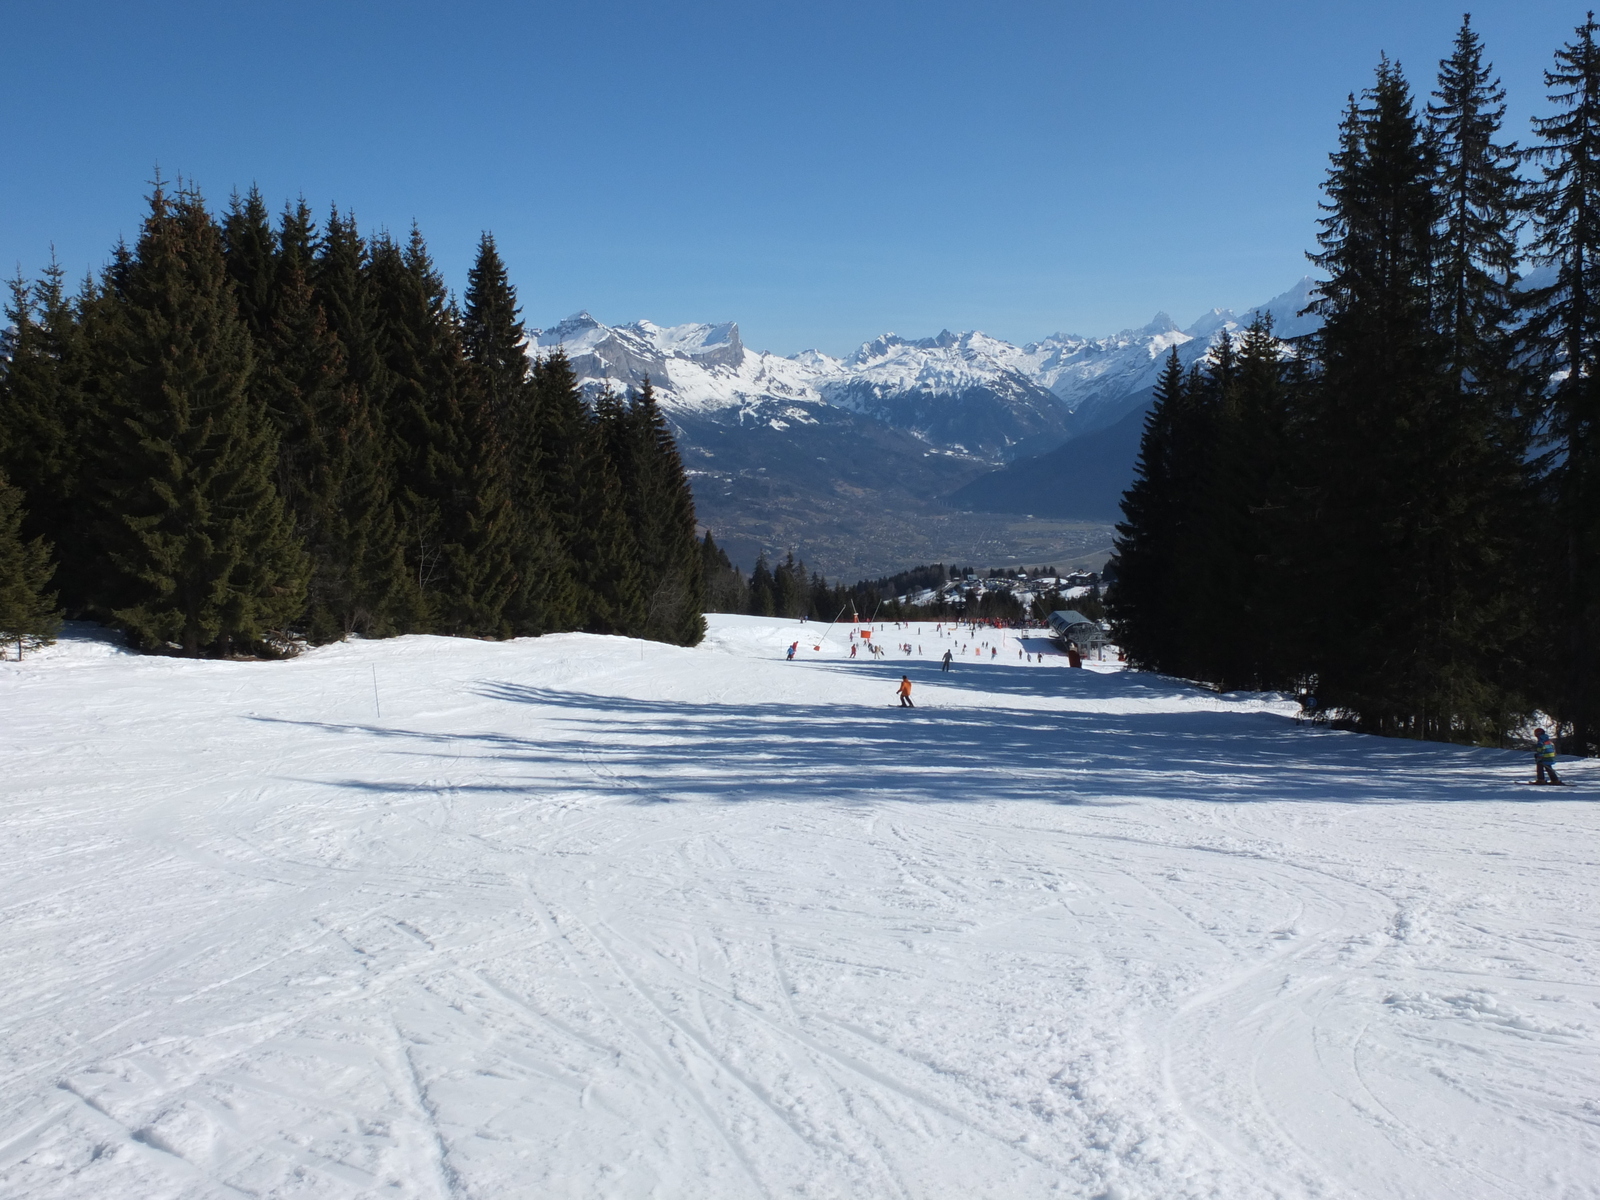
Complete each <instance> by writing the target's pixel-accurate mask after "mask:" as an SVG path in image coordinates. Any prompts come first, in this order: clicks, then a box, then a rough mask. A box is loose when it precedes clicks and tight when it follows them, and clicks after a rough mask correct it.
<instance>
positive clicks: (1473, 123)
mask: <svg viewBox="0 0 1600 1200" xmlns="http://www.w3.org/2000/svg"><path fill="white" fill-rule="evenodd" d="M1505 95H1506V94H1505V89H1504V88H1502V87H1501V86H1500V81H1499V80H1498V79H1494V78H1493V70H1492V68H1491V67H1490V66H1489V65H1488V64H1487V63H1485V62H1484V61H1483V43H1482V40H1481V39H1480V38H1479V37H1478V35H1477V33H1476V31H1475V30H1473V28H1472V22H1471V17H1470V16H1468V17H1465V18H1463V19H1462V22H1461V31H1460V32H1459V33H1458V34H1457V35H1456V42H1455V51H1454V53H1453V54H1452V55H1451V56H1450V57H1449V58H1447V59H1445V60H1443V61H1442V62H1441V63H1440V64H1439V88H1438V91H1436V92H1435V93H1434V99H1435V101H1436V103H1433V104H1430V105H1428V120H1429V124H1430V126H1431V129H1432V135H1433V141H1434V145H1435V147H1436V149H1437V164H1438V177H1437V181H1436V184H1435V189H1436V191H1437V192H1438V197H1439V201H1440V208H1441V213H1440V222H1439V229H1438V234H1437V237H1438V246H1437V251H1436V254H1437V264H1438V265H1437V283H1436V285H1435V286H1436V289H1437V294H1436V297H1435V304H1436V307H1437V309H1438V313H1439V321H1440V325H1441V327H1442V328H1443V330H1444V332H1445V337H1446V340H1447V342H1448V344H1449V348H1450V368H1451V372H1452V374H1453V376H1454V377H1455V379H1456V381H1457V386H1458V388H1459V389H1460V390H1462V391H1476V392H1479V393H1491V392H1492V390H1493V389H1495V388H1499V387H1504V386H1505V385H1506V379H1507V376H1508V375H1509V374H1510V372H1511V362H1512V346H1511V337H1510V330H1511V325H1512V319H1513V316H1514V314H1515V311H1516V307H1517V301H1516V286H1517V264H1518V258H1519V254H1518V247H1517V233H1518V227H1519V224H1520V214H1521V208H1522V191H1523V185H1522V181H1521V180H1520V179H1519V178H1518V176H1517V171H1516V167H1517V162H1518V159H1519V157H1520V155H1519V154H1518V152H1517V148H1516V146H1515V144H1510V143H1508V144H1501V143H1500V142H1499V141H1497V140H1496V139H1497V138H1498V137H1499V134H1500V128H1501V123H1502V122H1503V120H1504V118H1505V111H1506V106H1505Z"/></svg>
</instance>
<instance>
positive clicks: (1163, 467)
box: [1108, 346, 1188, 671]
mask: <svg viewBox="0 0 1600 1200" xmlns="http://www.w3.org/2000/svg"><path fill="white" fill-rule="evenodd" d="M1187 392H1188V380H1187V378H1186V377H1185V373H1184V369H1183V364H1182V363H1181V362H1179V360H1178V348H1177V347H1176V346H1174V347H1173V348H1172V349H1171V350H1170V351H1169V352H1168V354H1167V360H1166V363H1165V365H1163V367H1162V369H1161V375H1160V377H1159V378H1158V379H1157V381H1156V386H1155V398H1154V400H1153V402H1152V403H1151V405H1150V411H1149V412H1148V413H1146V414H1145V419H1144V432H1143V434H1142V435H1141V437H1140V440H1139V456H1138V458H1137V460H1136V461H1135V463H1134V475H1133V483H1132V484H1131V485H1130V486H1129V487H1128V490H1127V491H1125V492H1124V493H1123V494H1122V520H1121V521H1120V522H1119V523H1118V525H1117V539H1116V548H1115V553H1114V555H1113V557H1112V559H1111V563H1110V565H1109V568H1108V573H1109V574H1111V575H1113V576H1114V577H1115V580H1116V583H1115V585H1114V587H1113V588H1112V591H1111V596H1110V604H1109V610H1110V614H1111V620H1112V623H1113V627H1114V629H1115V630H1116V637H1117V642H1118V644H1120V645H1121V646H1122V648H1123V649H1124V650H1125V651H1126V652H1127V654H1128V659H1129V661H1130V662H1132V663H1134V664H1135V665H1136V666H1141V667H1149V668H1152V669H1155V670H1166V671H1176V670H1179V669H1180V667H1179V662H1180V659H1181V657H1182V647H1181V645H1180V628H1181V625H1182V618H1181V613H1180V608H1179V606H1180V604H1181V603H1182V598H1181V595H1180V592H1179V579H1178V576H1177V571H1176V560H1177V554H1178V544H1179V538H1180V536H1181V535H1180V524H1181V519H1182V513H1181V509H1180V504H1181V499H1180V497H1179V495H1178V487H1179V482H1178V481H1179V474H1180V472H1181V471H1182V470H1183V462H1182V458H1183V456H1184V455H1185V454H1186V453H1187V452H1188V448H1187V447H1185V446H1184V445H1183V444H1182V443H1181V441H1180V435H1179V426H1180V423H1181V419H1182V409H1183V405H1184V401H1185V399H1186V394H1187Z"/></svg>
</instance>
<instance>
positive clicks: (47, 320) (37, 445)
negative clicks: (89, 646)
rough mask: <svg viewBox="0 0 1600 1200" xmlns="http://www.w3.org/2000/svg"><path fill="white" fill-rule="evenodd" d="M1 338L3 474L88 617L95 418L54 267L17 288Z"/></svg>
mask: <svg viewBox="0 0 1600 1200" xmlns="http://www.w3.org/2000/svg"><path fill="white" fill-rule="evenodd" d="M5 315H6V318H7V319H8V321H9V322H10V325H9V328H8V329H6V330H5V331H4V333H3V334H0V342H3V344H0V362H3V368H0V471H4V472H5V473H6V474H7V475H8V476H9V477H10V479H11V481H12V483H13V484H14V485H15V486H17V487H19V488H21V489H22V490H23V492H24V493H25V494H26V495H27V496H28V506H27V512H26V516H25V518H24V523H23V533H22V536H23V537H24V538H25V539H28V540H30V541H31V540H32V539H34V538H39V537H42V538H45V539H46V540H48V541H50V542H52V543H54V544H55V545H56V546H57V547H60V554H61V556H62V567H61V570H60V572H59V574H58V576H57V582H58V583H59V584H60V586H61V588H62V590H63V591H64V592H65V594H66V599H67V603H68V606H69V607H70V608H71V610H72V611H74V612H79V611H82V610H83V608H84V607H85V606H86V604H87V603H88V597H89V595H90V593H91V592H92V589H93V580H94V578H95V576H96V574H97V572H96V569H95V564H94V561H93V559H92V558H91V557H90V550H91V547H90V544H89V538H88V533H89V531H88V526H87V524H86V521H85V516H86V504H85V496H86V493H85V488H86V486H87V483H88V481H87V479H86V477H85V473H86V470H87V469H88V466H87V457H86V455H85V444H86V437H87V433H86V426H87V423H88V419H89V418H88V412H87V408H86V402H85V397H84V340H83V336H82V327H81V325H80V323H79V321H78V315H77V313H76V312H75V311H74V307H73V304H72V301H70V300H69V299H68V298H67V296H66V294H65V288H64V286H63V272H62V270H61V268H60V267H59V266H57V265H56V264H55V263H54V262H52V263H51V265H50V266H49V268H47V269H46V271H45V273H44V277H43V278H42V279H41V280H40V281H39V282H38V283H37V284H35V285H33V286H31V287H30V286H29V285H28V284H26V283H25V282H23V281H22V280H21V279H17V280H15V281H13V282H12V284H11V299H10V303H9V304H8V305H7V306H6V309H5Z"/></svg>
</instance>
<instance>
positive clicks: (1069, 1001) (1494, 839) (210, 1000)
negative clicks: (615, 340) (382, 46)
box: [0, 617, 1600, 1200]
mask: <svg viewBox="0 0 1600 1200" xmlns="http://www.w3.org/2000/svg"><path fill="white" fill-rule="evenodd" d="M820 632H821V630H820V627H818V626H815V625H811V626H805V627H803V628H802V627H800V626H796V625H790V624H786V623H783V622H778V621H767V620H760V619H755V618H738V617H714V618H712V632H711V635H710V637H709V639H708V640H707V642H706V644H704V645H703V646H700V647H697V648H695V649H692V650H685V649H678V648H673V647H666V646H660V645H654V644H652V645H648V646H643V647H641V645H640V643H638V642H632V641H625V640H621V639H613V638H600V637H591V636H584V635H564V636H556V637H548V638H542V639H538V640H526V641H519V642H514V643H504V644H492V643H482V642H471V641H459V640H447V639H439V638H418V637H412V638H402V639H398V640H395V641H389V642H366V643H360V642H357V643H351V644H346V645H338V646H330V647H326V648H323V649H319V650H316V651H313V652H311V653H309V654H307V655H305V656H304V657H302V658H300V659H298V660H295V661H291V662H284V663H215V662H189V661H182V660H175V659H156V658H137V657H133V656H129V655H125V654H121V653H119V652H117V651H115V650H113V649H112V648H111V647H110V646H108V645H106V644H104V643H102V642H96V641H94V640H92V639H89V638H88V637H86V636H85V635H83V634H82V633H81V632H80V633H79V634H78V635H77V636H75V637H73V638H69V639H68V640H66V641H64V642H63V643H61V644H60V645H59V646H57V647H55V648H53V649H51V650H48V651H45V652H42V653H40V654H39V655H38V656H36V657H30V658H29V659H28V660H27V661H25V662H23V663H21V664H7V665H5V666H3V667H0V715H3V718H4V729H5V750H4V762H3V764H0V770H3V775H0V779H3V784H0V793H3V801H0V817H3V822H0V838H3V842H0V852H3V862H4V871H3V872H0V971H3V975H0V982H3V989H0V1195H3V1196H5V1197H8V1198H17V1197H28V1198H33V1197H41V1198H42V1197H96V1198H106V1197H112V1198H121V1197H134V1198H144V1197H208V1198H209V1197H237V1196H258V1197H286V1196H295V1197H428V1198H433V1197H495V1198H504V1197H647V1196H649V1197H684V1198H694V1200H714V1198H735V1197H737V1198H744V1197H752V1198H766V1197H847V1198H851V1200H855V1198H862V1197H868V1198H875V1197H898V1198H909V1197H918V1198H921V1197H939V1198H943V1197H950V1198H967V1197H1007V1198H1009V1197H1035V1196H1047V1195H1061V1196H1071V1197H1095V1196H1101V1197H1119V1198H1124V1200H1127V1198H1147V1200H1158V1198H1159V1200H1174V1198H1182V1197H1217V1198H1219V1200H1220V1198H1227V1200H1247V1198H1251V1197H1318V1198H1340V1197H1346V1198H1359V1200H1374V1198H1380V1197H1383V1198H1391V1197H1438V1198H1441V1200H1443V1198H1450V1200H1466V1198H1475V1197H1533V1196H1539V1197H1563V1198H1571V1197H1592V1196H1597V1195H1600V1007H1597V1005H1600V979H1597V974H1596V968H1597V967H1600V906H1597V904H1596V900H1597V898H1600V897H1597V891H1600V870H1597V867H1600V848H1597V846H1596V834H1597V832H1600V820H1597V812H1596V805H1595V785H1596V784H1600V776H1597V773H1596V772H1595V771H1594V770H1592V769H1591V764H1589V763H1577V764H1571V763H1568V764H1566V766H1565V768H1564V769H1565V772H1566V774H1567V776H1568V778H1570V779H1573V780H1574V781H1576V784H1577V786H1574V787H1570V788H1566V789H1556V788H1522V787H1516V786H1513V785H1514V783H1515V781H1516V780H1518V779H1523V778H1526V777H1528V774H1529V764H1528V762H1527V756H1525V755H1510V754H1500V753H1495V752H1490V751H1481V750H1471V749H1462V748H1452V747H1446V746H1438V745H1418V744H1409V743H1400V742H1393V741H1381V740H1377V739H1372V738H1366V737H1361V736H1357V735H1354V734H1347V733H1337V732H1329V731H1326V730H1317V729H1312V728H1307V727H1304V726H1302V725H1300V724H1297V723H1296V722H1295V721H1294V720H1293V719H1292V718H1291V716H1290V712H1289V706H1287V705H1285V704H1283V703H1282V702H1279V701H1274V700H1272V699H1271V698H1261V697H1258V698H1253V699H1242V700H1226V699H1219V698H1217V697H1214V696H1210V695H1207V694H1204V693H1201V692H1198V691H1195V690H1193V689H1190V688H1188V687H1186V686H1183V685H1181V684H1178V683H1175V682H1172V681H1170V680H1165V679H1162V678H1158V677H1153V676H1147V675H1138V674H1133V673H1123V672H1118V671H1115V670H1113V669H1112V668H1111V666H1110V664H1105V665H1101V664H1091V666H1090V669H1087V670H1082V671H1072V670H1068V669H1066V668H1065V667H1064V666H1062V665H1061V663H1062V660H1060V659H1059V658H1053V659H1050V660H1047V661H1046V662H1045V664H1043V665H1040V664H1038V663H1033V662H1023V661H1019V660H1018V658H1017V654H1016V651H1017V646H1016V643H1015V641H1014V639H1013V638H1012V637H1011V636H1009V635H1008V636H1007V638H1006V642H1005V646H1004V648H1003V649H1002V651H1001V653H1000V655H999V657H998V658H997V659H994V660H992V661H991V659H990V656H989V655H988V653H987V651H985V653H984V655H983V658H982V661H981V664H980V660H979V659H978V657H977V656H975V655H974V654H972V653H971V651H970V649H968V651H967V652H966V653H965V654H963V655H961V656H960V657H958V659H957V665H956V668H955V669H954V670H953V671H952V672H950V673H949V674H947V675H941V674H940V673H939V671H938V670H937V666H936V663H935V659H936V657H937V656H938V655H939V654H942V652H943V650H944V649H945V647H946V646H948V645H950V644H951V643H950V642H949V641H948V640H942V639H940V638H939V637H938V636H936V635H935V634H934V633H933V632H932V630H931V628H928V627H923V628H919V629H916V630H911V631H900V630H896V629H895V628H894V627H893V626H889V627H886V628H883V629H882V630H881V631H880V632H879V634H878V637H879V639H881V640H883V641H886V642H888V643H889V644H891V645H892V644H894V643H895V642H898V641H903V640H909V641H910V642H911V643H912V644H913V646H917V645H920V647H921V649H922V654H921V655H920V656H917V655H913V656H912V657H910V658H907V657H906V656H904V655H903V654H895V653H893V652H891V654H890V655H889V657H888V658H887V659H885V660H884V661H883V662H882V663H881V664H869V663H867V662H865V661H857V662H850V661H848V660H846V659H845V658H844V657H843V655H844V650H843V638H842V636H841V635H842V633H843V629H842V627H841V628H840V629H836V630H835V631H834V633H833V635H832V641H830V642H829V643H826V644H825V645H824V649H823V650H822V651H820V652H818V651H815V650H813V649H812V647H813V646H814V645H816V644H817V642H816V641H815V638H816V637H817V635H818V634H819V633H820ZM989 636H990V637H991V638H992V637H993V635H989ZM797 638H798V639H799V640H800V642H801V649H800V652H799V654H798V656H797V659H796V661H795V662H792V663H789V662H785V661H784V660H783V651H784V649H785V647H786V646H787V645H788V644H789V643H790V642H791V641H794V640H796V639H797ZM965 640H966V641H968V642H969V643H970V642H971V640H972V639H970V638H967V639H965ZM979 640H980V641H981V640H982V639H981V638H980V639H979ZM1034 648H1036V647H1034V646H1030V647H1029V648H1028V649H1029V650H1030V651H1031V650H1032V649H1034ZM902 672H905V673H909V674H910V675H911V677H912V679H913V681H914V683H915V685H916V688H915V692H914V696H915V699H916V702H917V704H918V707H917V709H916V710H915V711H902V710H901V709H899V708H897V707H894V702H895V698H894V690H895V685H896V683H897V682H898V679H899V677H900V675H901V673H902Z"/></svg>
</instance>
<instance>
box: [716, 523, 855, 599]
mask: <svg viewBox="0 0 1600 1200" xmlns="http://www.w3.org/2000/svg"><path fill="white" fill-rule="evenodd" d="M700 568H701V578H702V580H703V581H704V582H703V584H702V588H703V590H704V592H705V597H706V601H705V609H706V611H707V612H715V613H742V612H744V611H745V609H746V608H747V607H748V606H749V603H750V597H749V589H748V587H747V585H746V584H745V581H744V576H743V575H742V574H740V572H739V570H738V568H737V567H735V566H734V565H733V562H732V561H731V560H730V559H729V558H728V553H727V551H726V550H724V549H723V548H722V547H721V546H719V545H717V543H716V539H714V538H713V537H712V536H711V530H709V529H708V530H706V536H705V540H703V541H702V542H701V543H700ZM824 607H826V605H824Z"/></svg>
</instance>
